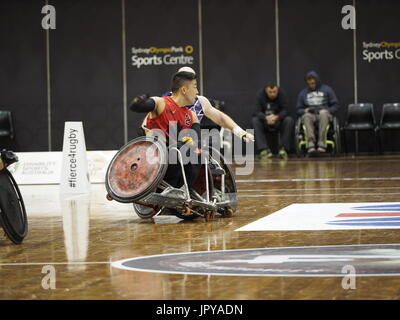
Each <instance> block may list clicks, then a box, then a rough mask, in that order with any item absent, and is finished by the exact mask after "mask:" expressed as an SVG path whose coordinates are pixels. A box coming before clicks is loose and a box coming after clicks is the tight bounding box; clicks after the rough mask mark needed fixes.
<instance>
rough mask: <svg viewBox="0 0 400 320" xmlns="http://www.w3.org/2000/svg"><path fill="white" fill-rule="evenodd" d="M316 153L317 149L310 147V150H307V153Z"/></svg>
mask: <svg viewBox="0 0 400 320" xmlns="http://www.w3.org/2000/svg"><path fill="white" fill-rule="evenodd" d="M315 152H317V150H316V149H315V147H309V148H308V149H307V153H315Z"/></svg>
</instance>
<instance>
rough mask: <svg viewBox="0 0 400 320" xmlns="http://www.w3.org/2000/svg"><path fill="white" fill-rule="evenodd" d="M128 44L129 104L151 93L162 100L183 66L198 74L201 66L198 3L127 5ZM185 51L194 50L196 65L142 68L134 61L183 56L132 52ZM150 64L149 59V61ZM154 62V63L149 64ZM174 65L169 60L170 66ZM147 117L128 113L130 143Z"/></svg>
mask: <svg viewBox="0 0 400 320" xmlns="http://www.w3.org/2000/svg"><path fill="white" fill-rule="evenodd" d="M126 17H127V18H126V43H127V48H126V51H127V80H128V81H127V83H128V102H129V101H131V100H132V98H133V97H134V96H135V95H138V94H143V93H149V94H151V95H156V96H159V95H161V94H163V93H164V92H166V91H168V90H170V88H171V79H172V75H173V74H174V73H175V72H176V71H177V70H178V69H179V68H180V67H182V66H184V65H189V66H191V67H192V68H194V69H195V70H196V71H197V72H198V71H199V70H198V66H199V51H198V50H199V48H198V43H199V40H198V11H197V0H170V1H164V0H152V1H126ZM172 46H174V47H176V48H178V47H182V48H185V47H186V46H192V47H193V52H192V53H191V54H190V55H187V54H184V55H186V56H192V57H193V64H192V65H190V64H185V63H184V64H180V63H179V64H173V65H169V64H165V63H164V61H162V62H161V64H155V63H152V62H149V64H148V65H143V66H141V67H140V68H138V67H137V65H133V63H134V61H133V60H132V58H133V57H134V56H137V57H138V58H151V57H153V56H156V57H157V58H158V59H163V57H164V56H165V55H167V54H168V55H171V56H181V53H179V52H172V53H165V54H161V53H157V54H152V53H150V54H146V53H144V54H141V53H138V54H134V53H133V52H132V48H136V49H148V48H150V47H155V48H171V47H172ZM148 60H149V59H148ZM149 61H150V60H149ZM170 62H171V61H170V60H169V62H168V63H170ZM144 116H145V115H144V114H137V113H133V112H131V111H129V113H128V119H129V123H128V132H129V139H132V138H134V137H136V136H137V135H138V134H137V132H138V127H139V126H140V124H141V122H142V120H143V118H144Z"/></svg>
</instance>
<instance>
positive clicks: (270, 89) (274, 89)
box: [265, 82, 279, 100]
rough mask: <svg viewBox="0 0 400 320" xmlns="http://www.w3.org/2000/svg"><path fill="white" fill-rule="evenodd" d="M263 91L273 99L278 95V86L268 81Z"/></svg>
mask: <svg viewBox="0 0 400 320" xmlns="http://www.w3.org/2000/svg"><path fill="white" fill-rule="evenodd" d="M265 93H266V94H267V96H268V97H269V98H270V99H271V100H275V99H276V98H277V97H278V93H279V88H278V86H277V85H276V84H275V83H274V82H270V83H269V84H267V86H266V87H265Z"/></svg>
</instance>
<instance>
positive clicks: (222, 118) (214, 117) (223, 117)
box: [198, 96, 254, 141]
mask: <svg viewBox="0 0 400 320" xmlns="http://www.w3.org/2000/svg"><path fill="white" fill-rule="evenodd" d="M198 99H199V101H200V104H201V106H202V108H203V112H204V115H205V116H206V117H207V118H209V119H210V120H211V121H213V122H215V123H216V124H217V125H219V126H220V127H222V128H224V129H228V130H231V131H232V132H233V133H234V134H235V135H237V136H238V137H239V138H243V137H244V136H246V138H247V140H253V141H254V136H253V135H252V134H250V133H247V132H246V131H244V130H243V129H242V128H240V126H238V125H237V123H236V122H235V121H233V119H232V118H231V117H230V116H228V115H227V114H225V113H223V112H222V111H220V110H218V109H216V108H214V107H213V106H212V105H211V103H210V101H209V100H208V99H207V98H206V97H203V96H199V97H198Z"/></svg>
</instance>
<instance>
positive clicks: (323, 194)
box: [238, 192, 400, 198]
mask: <svg viewBox="0 0 400 320" xmlns="http://www.w3.org/2000/svg"><path fill="white" fill-rule="evenodd" d="M399 194H400V192H385V193H305V194H259V195H254V194H249V195H246V194H239V195H238V197H243V198H244V197H246V198H259V197H315V196H320V197H322V196H350V197H351V196H381V195H399Z"/></svg>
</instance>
